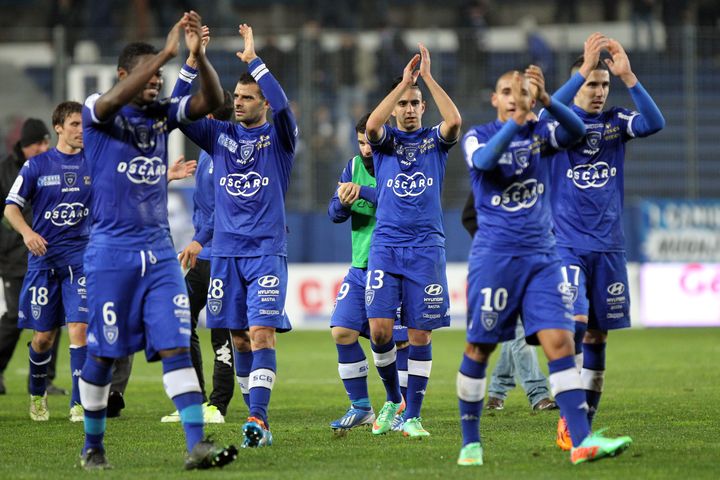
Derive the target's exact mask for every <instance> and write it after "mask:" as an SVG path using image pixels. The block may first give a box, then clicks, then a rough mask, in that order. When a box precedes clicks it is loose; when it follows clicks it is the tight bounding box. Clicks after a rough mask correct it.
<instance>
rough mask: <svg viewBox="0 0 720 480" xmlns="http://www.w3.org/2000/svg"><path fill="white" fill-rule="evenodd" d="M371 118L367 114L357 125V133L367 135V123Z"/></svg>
mask: <svg viewBox="0 0 720 480" xmlns="http://www.w3.org/2000/svg"><path fill="white" fill-rule="evenodd" d="M368 118H370V113H366V114H365V115H363V116H362V118H361V119H360V120H358V122H357V123H356V124H355V133H365V130H367V121H368Z"/></svg>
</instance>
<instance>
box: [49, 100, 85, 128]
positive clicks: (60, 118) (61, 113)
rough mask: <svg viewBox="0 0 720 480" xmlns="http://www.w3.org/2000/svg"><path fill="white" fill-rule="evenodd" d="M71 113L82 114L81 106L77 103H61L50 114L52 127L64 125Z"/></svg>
mask: <svg viewBox="0 0 720 480" xmlns="http://www.w3.org/2000/svg"><path fill="white" fill-rule="evenodd" d="M73 113H80V114H82V104H80V103H78V102H62V103H61V104H60V105H58V106H57V107H55V110H54V111H53V114H52V125H53V127H54V126H56V125H62V124H64V123H65V119H66V118H67V117H69V116H70V115H72V114H73Z"/></svg>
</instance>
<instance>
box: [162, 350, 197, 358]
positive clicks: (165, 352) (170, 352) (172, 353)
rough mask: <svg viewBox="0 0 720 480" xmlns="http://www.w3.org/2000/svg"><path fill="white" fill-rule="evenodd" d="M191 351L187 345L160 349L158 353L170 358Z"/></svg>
mask: <svg viewBox="0 0 720 480" xmlns="http://www.w3.org/2000/svg"><path fill="white" fill-rule="evenodd" d="M189 351H190V349H189V348H185V347H180V348H172V349H170V350H160V351H159V352H158V355H160V358H170V357H174V356H175V355H180V354H181V353H187V352H189Z"/></svg>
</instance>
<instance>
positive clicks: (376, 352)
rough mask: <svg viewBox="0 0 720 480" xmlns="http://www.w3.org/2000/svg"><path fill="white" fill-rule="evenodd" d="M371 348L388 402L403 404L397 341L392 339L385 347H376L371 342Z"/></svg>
mask: <svg viewBox="0 0 720 480" xmlns="http://www.w3.org/2000/svg"><path fill="white" fill-rule="evenodd" d="M370 347H371V348H372V352H373V359H374V361H375V367H376V368H377V371H378V374H379V375H380V378H381V379H382V381H383V384H385V392H386V393H387V401H388V402H393V403H401V402H402V394H401V393H400V380H399V378H398V371H397V363H396V359H397V355H396V349H395V341H394V340H393V339H390V341H389V342H388V343H386V344H385V345H376V344H375V343H373V342H370Z"/></svg>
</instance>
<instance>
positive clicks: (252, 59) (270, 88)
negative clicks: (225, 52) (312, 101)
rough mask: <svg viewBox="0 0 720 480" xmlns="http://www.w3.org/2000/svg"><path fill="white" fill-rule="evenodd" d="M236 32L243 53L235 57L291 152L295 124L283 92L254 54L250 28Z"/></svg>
mask: <svg viewBox="0 0 720 480" xmlns="http://www.w3.org/2000/svg"><path fill="white" fill-rule="evenodd" d="M238 32H239V33H240V35H241V36H242V37H243V51H242V52H237V53H236V55H237V57H238V58H239V59H240V60H242V61H243V62H245V63H247V65H248V71H249V72H250V75H252V77H253V78H254V79H255V81H256V82H257V84H258V86H259V87H260V91H261V92H262V94H263V96H264V97H265V98H266V99H267V101H268V103H269V104H270V109H271V110H272V114H273V125H274V126H275V130H276V131H277V133H278V137H279V138H280V141H281V143H282V145H283V146H284V147H285V149H286V150H288V151H290V152H293V151H295V144H296V143H297V122H296V121H295V114H293V111H292V109H291V108H290V102H289V101H288V99H287V96H286V95H285V91H284V90H283V88H282V87H281V86H280V82H278V81H277V79H276V78H275V76H274V75H273V74H272V73H271V72H270V70H269V69H268V67H267V66H266V65H265V62H263V61H262V59H261V58H260V57H258V56H257V53H255V37H254V36H253V30H252V27H251V26H250V25H247V24H244V23H243V24H242V25H240V26H239V27H238Z"/></svg>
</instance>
